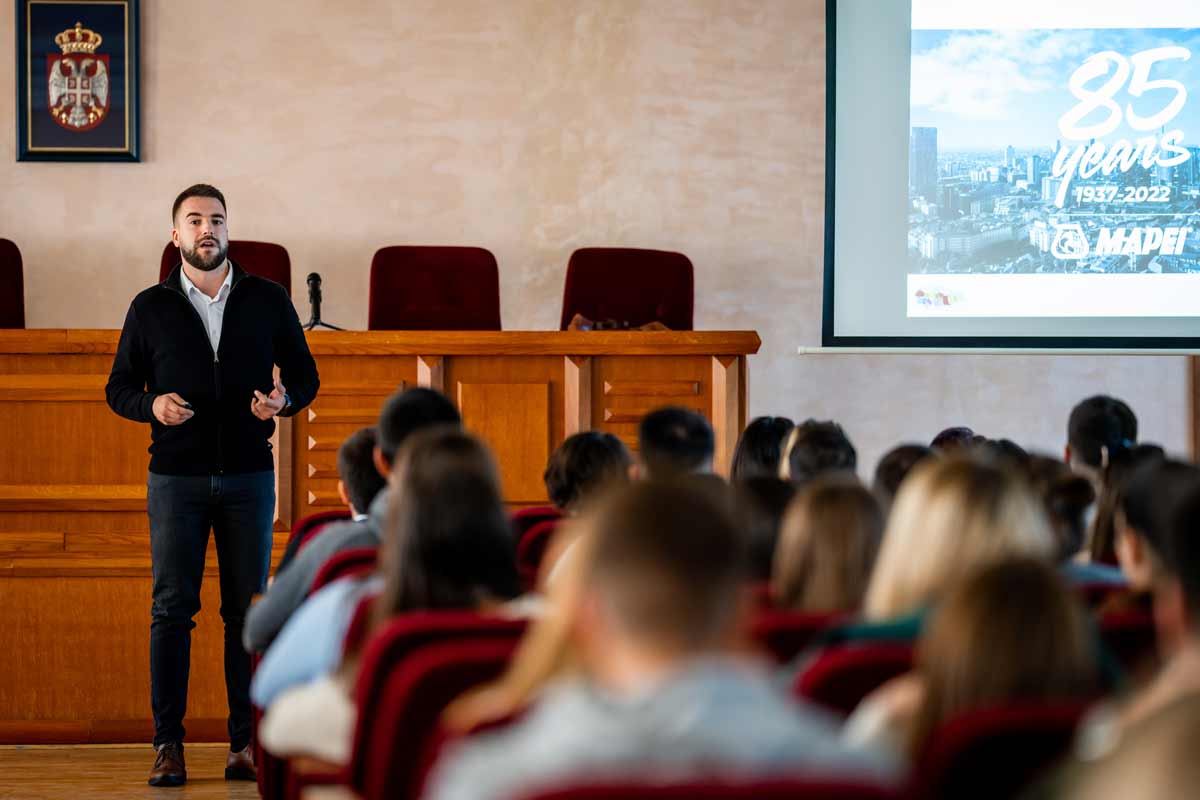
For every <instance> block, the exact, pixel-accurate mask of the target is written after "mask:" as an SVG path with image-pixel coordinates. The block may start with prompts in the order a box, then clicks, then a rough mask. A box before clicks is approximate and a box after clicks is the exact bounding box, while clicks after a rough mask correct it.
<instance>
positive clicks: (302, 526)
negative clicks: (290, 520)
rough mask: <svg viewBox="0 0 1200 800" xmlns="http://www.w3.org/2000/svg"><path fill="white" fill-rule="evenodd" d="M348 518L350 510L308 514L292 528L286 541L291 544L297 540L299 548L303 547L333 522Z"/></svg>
mask: <svg viewBox="0 0 1200 800" xmlns="http://www.w3.org/2000/svg"><path fill="white" fill-rule="evenodd" d="M350 518H351V517H350V510H349V509H346V508H337V509H333V510H331V511H318V512H317V513H315V514H309V515H308V516H307V517H304V518H302V519H301V520H300V521H299V522H297V523H296V524H295V525H293V526H292V533H291V535H290V536H288V541H289V542H291V541H292V540H293V539H299V540H300V547H304V545H306V544H308V543H309V541H310V540H312V539H313V538H314V537H315V536H316V535H317V534H318V533H320V532H321V531H322V530H324V529H325V526H327V525H330V524H332V523H334V522H345V521H346V520H349V519H350Z"/></svg>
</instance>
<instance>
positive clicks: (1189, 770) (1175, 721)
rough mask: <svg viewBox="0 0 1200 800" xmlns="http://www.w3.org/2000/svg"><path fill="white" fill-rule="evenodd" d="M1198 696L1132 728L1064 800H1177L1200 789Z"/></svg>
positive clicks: (1080, 778) (1170, 707)
mask: <svg viewBox="0 0 1200 800" xmlns="http://www.w3.org/2000/svg"><path fill="white" fill-rule="evenodd" d="M1197 741H1200V694H1192V695H1188V696H1187V697H1185V698H1184V699H1181V700H1179V701H1177V702H1174V703H1172V704H1170V705H1169V706H1167V707H1166V708H1164V709H1163V710H1162V711H1161V712H1158V713H1156V714H1154V715H1153V716H1151V717H1150V718H1148V719H1146V720H1144V721H1142V722H1140V723H1138V724H1136V725H1133V726H1131V728H1130V730H1129V735H1128V736H1127V737H1126V740H1125V741H1123V742H1122V743H1121V746H1120V747H1119V748H1117V750H1116V751H1115V752H1114V753H1113V754H1112V755H1111V756H1110V757H1109V758H1107V759H1106V760H1104V761H1102V762H1100V763H1099V764H1097V765H1095V766H1094V767H1092V768H1091V769H1088V770H1084V771H1083V772H1081V773H1079V775H1078V777H1077V778H1076V780H1075V782H1074V785H1073V786H1072V787H1071V788H1070V789H1069V791H1068V792H1066V793H1065V794H1064V795H1062V796H1065V797H1067V798H1069V800H1113V798H1137V800H1179V798H1183V797H1193V796H1194V795H1195V793H1196V787H1197V786H1200V759H1198V758H1196V742H1197Z"/></svg>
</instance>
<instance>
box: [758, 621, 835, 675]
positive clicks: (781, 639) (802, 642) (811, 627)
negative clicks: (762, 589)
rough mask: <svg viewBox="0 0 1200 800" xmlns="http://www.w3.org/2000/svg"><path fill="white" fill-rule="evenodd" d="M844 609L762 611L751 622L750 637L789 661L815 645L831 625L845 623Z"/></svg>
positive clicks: (765, 648) (784, 661) (767, 649)
mask: <svg viewBox="0 0 1200 800" xmlns="http://www.w3.org/2000/svg"><path fill="white" fill-rule="evenodd" d="M847 616H849V615H848V614H847V613H843V612H823V613H806V612H801V611H787V610H783V609H768V610H764V611H759V612H758V613H756V614H755V615H754V618H753V619H752V620H751V622H750V636H751V638H752V639H753V640H754V641H755V642H757V643H758V644H759V645H760V646H761V647H762V648H763V649H764V650H765V651H766V652H768V653H770V654H771V655H772V656H774V657H775V659H776V660H777V661H778V662H779V663H781V664H786V663H787V662H789V661H791V660H792V659H793V658H795V657H796V656H798V655H800V653H801V652H802V651H803V650H804V649H805V648H806V647H808V646H809V645H810V644H812V643H813V642H814V641H815V640H816V638H817V636H818V635H819V634H820V633H821V632H822V631H824V630H826V629H827V628H830V627H832V626H834V625H837V624H839V623H841V622H844V621H845V620H846V618H847Z"/></svg>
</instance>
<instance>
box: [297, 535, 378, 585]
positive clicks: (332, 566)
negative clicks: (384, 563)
mask: <svg viewBox="0 0 1200 800" xmlns="http://www.w3.org/2000/svg"><path fill="white" fill-rule="evenodd" d="M378 557H379V548H376V547H354V548H351V549H349V550H342V551H341V552H340V553H334V554H333V555H332V556H330V557H329V560H328V561H326V562H325V563H324V564H322V565H321V568H320V569H319V570H317V576H316V577H315V578H313V582H312V587H311V588H310V589H309V590H308V593H309V594H310V595H313V594H316V593H317V592H318V591H320V590H321V589H323V588H325V587H326V586H328V585H329V584H331V583H333V582H334V581H336V580H337V579H338V578H348V577H351V576H354V575H367V574H370V573H371V572H373V571H374V570H375V562H376V561H377V560H378Z"/></svg>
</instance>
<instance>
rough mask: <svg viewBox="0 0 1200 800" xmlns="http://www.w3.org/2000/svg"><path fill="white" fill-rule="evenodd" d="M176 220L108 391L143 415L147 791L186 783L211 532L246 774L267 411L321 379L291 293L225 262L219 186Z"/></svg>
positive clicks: (233, 727)
mask: <svg viewBox="0 0 1200 800" xmlns="http://www.w3.org/2000/svg"><path fill="white" fill-rule="evenodd" d="M171 219H172V223H173V229H172V231H171V239H172V241H173V242H174V243H175V245H176V246H177V247H178V248H179V250H180V254H181V255H182V257H183V263H181V264H180V265H179V266H176V267H175V269H174V270H173V271H172V272H171V274H170V275H169V276H168V277H167V279H166V280H165V281H163V282H162V283H161V284H159V285H157V286H153V287H151V288H149V289H146V290H145V291H143V292H141V293H140V294H138V295H137V297H135V298H134V299H133V303H131V304H130V306H129V312H128V314H127V315H126V317H125V326H124V328H123V329H122V331H121V340H120V343H119V344H118V345H117V355H116V358H115V359H114V360H113V366H112V373H111V374H110V375H109V379H108V387H107V389H106V394H107V397H108V405H109V406H110V407H111V408H112V409H113V411H115V412H117V413H118V414H120V415H121V416H123V417H127V418H129V419H132V420H134V421H136V422H149V423H150V433H151V439H152V444H151V445H150V476H149V479H148V481H147V498H146V508H147V511H148V513H149V516H150V554H151V563H152V565H153V572H154V590H153V601H152V603H151V608H150V617H151V622H150V704H151V708H152V709H153V712H154V747H155V750H156V757H155V761H154V768H153V770H152V771H151V773H150V780H149V782H150V784H151V785H153V786H179V785H181V784H183V783H184V782H185V781H186V780H187V771H186V769H185V767H184V760H183V738H184V728H183V716H184V711H185V709H186V707H187V688H188V669H189V665H190V650H191V631H192V628H194V627H195V623H194V622H193V621H192V618H193V617H194V616H195V614H196V612H197V611H199V610H200V582H201V579H202V578H203V575H204V554H205V550H206V549H207V546H208V535H209V530H210V529H211V530H212V532H213V534H214V536H215V537H216V545H217V561H218V565H219V570H220V582H221V619H222V621H223V622H224V624H225V687H226V691H227V694H228V700H229V740H230V753H229V756H228V759H227V761H226V767H225V777H226V778H227V779H245V780H253V779H254V763H253V761H252V759H251V756H250V748H249V744H250V733H251V721H250V697H249V688H250V657H249V656H248V655H247V654H246V652H245V651H244V650H243V649H242V644H241V640H242V624H243V620H244V618H245V616H246V608H247V607H248V606H249V604H250V598H251V596H252V595H254V594H255V593H256V592H259V591H261V590H262V588H263V586H264V585H265V583H266V580H267V573H268V571H269V569H270V564H271V527H272V519H273V517H274V509H275V475H274V463H273V461H272V458H271V445H270V442H269V441H268V439H269V438H270V436H271V434H272V433H273V432H274V430H275V422H274V420H273V418H274V417H275V416H290V415H292V414H295V413H296V412H297V411H299V410H300V409H302V408H304V407H305V406H307V405H308V404H309V403H310V402H312V400H313V398H314V397H315V396H316V393H317V387H318V386H319V385H320V381H319V379H318V377H317V368H316V364H315V363H314V362H313V359H312V355H310V354H309V352H308V345H307V343H306V342H305V339H304V332H303V331H302V330H301V328H300V320H299V318H298V317H297V316H296V310H295V308H294V307H293V306H292V301H291V298H290V297H288V294H287V292H286V291H285V290H284V289H283V287H281V286H280V285H279V284H276V283H273V282H271V281H268V280H266V279H264V278H259V277H257V276H255V275H250V274H248V273H247V272H246V271H245V270H244V269H242V268H241V267H240V266H238V265H237V264H235V263H233V262H232V261H230V260H229V259H227V258H226V252H227V250H228V248H229V236H228V232H227V230H226V207H225V197H224V196H223V195H222V194H221V192H220V191H218V190H217V189H216V188H214V187H212V186H208V185H206V184H197V185H195V186H192V187H189V188H187V189H185V190H184V191H183V192H182V193H180V195H179V197H177V198H176V199H175V205H174V207H173V208H172V211H171ZM276 365H278V367H279V378H278V379H275V378H273V370H274V367H275V366H276ZM285 387H286V388H285Z"/></svg>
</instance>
